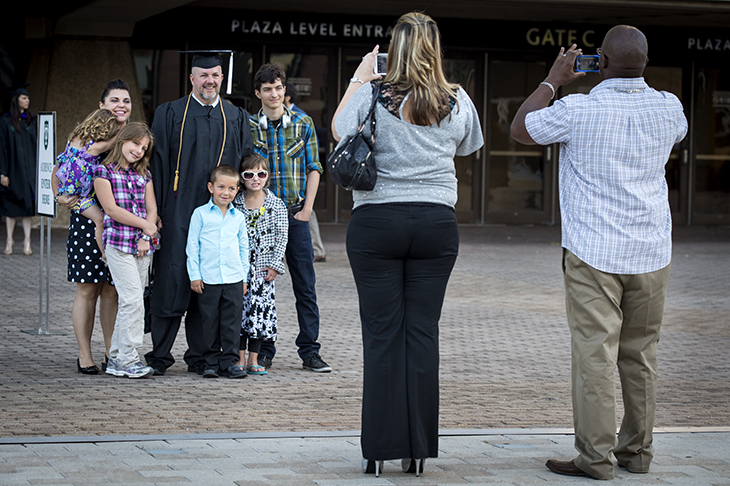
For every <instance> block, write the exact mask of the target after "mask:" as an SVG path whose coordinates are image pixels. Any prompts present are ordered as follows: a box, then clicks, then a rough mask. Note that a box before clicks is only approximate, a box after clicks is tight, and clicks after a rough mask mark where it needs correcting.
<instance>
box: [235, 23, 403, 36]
mask: <svg viewBox="0 0 730 486" xmlns="http://www.w3.org/2000/svg"><path fill="white" fill-rule="evenodd" d="M231 32H233V33H241V34H263V35H274V36H276V35H292V36H310V37H355V38H357V37H362V38H367V39H370V38H383V39H387V38H389V37H390V35H391V33H392V32H393V28H392V27H391V26H389V25H381V24H352V23H343V24H340V23H332V22H278V21H270V20H231Z"/></svg>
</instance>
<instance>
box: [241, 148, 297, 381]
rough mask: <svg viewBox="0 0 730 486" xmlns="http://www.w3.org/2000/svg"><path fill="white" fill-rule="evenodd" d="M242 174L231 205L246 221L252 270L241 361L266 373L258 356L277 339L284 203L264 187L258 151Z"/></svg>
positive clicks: (265, 167) (285, 230)
mask: <svg viewBox="0 0 730 486" xmlns="http://www.w3.org/2000/svg"><path fill="white" fill-rule="evenodd" d="M241 177H242V179H243V189H244V190H243V191H242V192H239V193H238V195H237V196H236V198H235V199H234V200H233V206H234V207H235V208H236V209H238V210H239V211H241V212H242V213H243V214H244V215H245V216H246V220H247V222H248V226H247V227H248V241H249V245H248V246H249V249H250V263H251V270H250V272H249V275H248V281H247V284H248V293H247V294H246V295H244V296H243V320H242V322H241V346H240V355H241V361H240V364H241V365H244V366H245V368H246V371H247V372H248V374H250V375H265V374H267V373H268V371H266V369H264V367H263V366H260V365H259V364H258V355H259V351H260V350H261V343H262V342H263V341H264V340H270V341H276V333H277V320H276V307H275V306H274V279H275V278H276V276H277V275H278V274H280V273H284V252H285V251H286V243H287V238H288V235H289V222H288V219H287V209H286V206H285V205H284V203H283V202H282V200H281V199H279V198H278V197H276V196H274V194H273V193H272V192H271V191H269V190H268V189H267V187H268V185H269V167H268V165H267V164H266V159H264V158H263V157H261V156H260V155H257V154H253V155H249V156H247V157H244V159H243V160H242V161H241ZM246 348H248V361H246ZM244 363H245V364H244Z"/></svg>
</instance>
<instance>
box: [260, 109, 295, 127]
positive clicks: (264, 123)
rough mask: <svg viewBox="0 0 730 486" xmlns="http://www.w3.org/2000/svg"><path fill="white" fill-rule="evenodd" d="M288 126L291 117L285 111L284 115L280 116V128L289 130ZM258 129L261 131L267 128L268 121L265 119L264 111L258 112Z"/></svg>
mask: <svg viewBox="0 0 730 486" xmlns="http://www.w3.org/2000/svg"><path fill="white" fill-rule="evenodd" d="M289 125H291V117H290V116H289V114H288V113H287V112H286V111H285V112H284V114H283V115H282V116H281V126H282V128H289ZM259 128H260V129H261V130H267V129H268V128H269V119H268V118H266V115H265V114H264V110H260V111H259Z"/></svg>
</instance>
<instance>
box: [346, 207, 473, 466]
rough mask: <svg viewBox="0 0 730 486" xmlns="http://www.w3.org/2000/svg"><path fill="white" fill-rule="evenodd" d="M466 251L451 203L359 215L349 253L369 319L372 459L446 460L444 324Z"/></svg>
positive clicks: (367, 418) (367, 439) (366, 398)
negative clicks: (442, 444)
mask: <svg viewBox="0 0 730 486" xmlns="http://www.w3.org/2000/svg"><path fill="white" fill-rule="evenodd" d="M458 251H459V231H458V226H457V223H456V215H455V214H454V211H453V209H451V208H449V207H447V206H443V205H436V204H417V203H401V204H369V205H365V206H361V207H358V208H356V209H355V210H354V211H353V212H352V218H351V219H350V223H349V226H348V229H347V255H348V257H349V260H350V265H351V267H352V272H353V275H354V277H355V284H356V286H357V292H358V296H359V303H360V319H361V322H362V336H363V356H364V376H363V405H362V407H363V408H362V434H361V446H362V453H363V457H364V458H366V459H370V460H391V459H399V458H416V459H421V458H426V457H437V456H438V411H439V382H438V372H439V344H438V334H439V328H438V322H439V319H440V317H441V308H442V306H443V301H444V295H445V293H446V285H447V283H448V281H449V277H450V275H451V270H452V269H453V267H454V263H455V262H456V257H457V254H458Z"/></svg>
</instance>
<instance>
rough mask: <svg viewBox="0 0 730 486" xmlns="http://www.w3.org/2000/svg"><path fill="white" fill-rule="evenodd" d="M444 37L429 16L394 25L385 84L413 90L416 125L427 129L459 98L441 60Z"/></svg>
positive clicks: (411, 16)
mask: <svg viewBox="0 0 730 486" xmlns="http://www.w3.org/2000/svg"><path fill="white" fill-rule="evenodd" d="M442 56H443V53H442V52H441V34H440V33H439V29H438V26H437V25H436V22H435V21H434V20H433V19H432V18H431V17H429V16H428V15H426V14H423V13H420V12H410V13H407V14H405V15H403V16H402V17H401V18H400V19H398V22H397V23H396V24H395V28H394V29H393V37H392V38H391V41H390V46H389V47H388V74H386V76H385V80H384V81H385V82H386V83H390V84H392V85H393V87H394V88H396V89H397V90H399V91H410V92H411V100H412V103H413V105H412V106H413V108H412V110H411V117H412V118H413V123H415V124H416V125H421V126H428V125H430V124H431V123H432V120H434V119H435V120H437V122H438V121H439V116H438V115H439V106H441V105H443V104H444V102H448V99H449V98H451V99H455V98H456V90H457V89H458V88H459V85H458V84H453V83H449V82H448V81H447V80H446V76H445V75H444V70H443V65H442V63H441V58H442Z"/></svg>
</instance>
